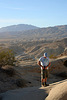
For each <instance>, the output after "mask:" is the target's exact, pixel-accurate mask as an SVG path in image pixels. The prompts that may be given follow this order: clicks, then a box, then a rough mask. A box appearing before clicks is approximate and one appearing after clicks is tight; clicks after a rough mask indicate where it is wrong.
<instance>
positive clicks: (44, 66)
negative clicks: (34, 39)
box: [38, 53, 51, 86]
mask: <svg viewBox="0 0 67 100" xmlns="http://www.w3.org/2000/svg"><path fill="white" fill-rule="evenodd" d="M50 64H51V63H50V62H49V58H48V57H47V53H44V56H42V57H41V58H40V59H39V60H38V65H39V66H40V67H41V86H48V85H49V84H47V77H48V68H49V66H50Z"/></svg>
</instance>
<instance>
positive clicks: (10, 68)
mask: <svg viewBox="0 0 67 100" xmlns="http://www.w3.org/2000/svg"><path fill="white" fill-rule="evenodd" d="M2 69H3V71H4V72H5V73H6V74H7V75H9V76H11V77H12V76H14V75H15V70H14V69H13V66H10V65H6V66H3V67H2Z"/></svg>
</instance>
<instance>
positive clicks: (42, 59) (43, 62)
mask: <svg viewBox="0 0 67 100" xmlns="http://www.w3.org/2000/svg"><path fill="white" fill-rule="evenodd" d="M39 61H40V62H41V65H42V66H48V64H49V58H48V57H47V58H45V57H41V58H40V59H39Z"/></svg>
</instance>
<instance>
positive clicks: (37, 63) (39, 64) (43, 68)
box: [37, 61, 44, 69]
mask: <svg viewBox="0 0 67 100" xmlns="http://www.w3.org/2000/svg"><path fill="white" fill-rule="evenodd" d="M37 64H38V65H39V66H40V67H42V68H43V69H44V67H43V66H42V65H41V63H40V61H38V63H37Z"/></svg>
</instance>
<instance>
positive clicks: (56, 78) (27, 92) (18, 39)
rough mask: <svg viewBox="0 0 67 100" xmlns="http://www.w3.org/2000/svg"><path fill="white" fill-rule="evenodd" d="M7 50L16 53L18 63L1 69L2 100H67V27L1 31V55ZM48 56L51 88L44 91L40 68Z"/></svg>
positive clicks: (33, 27)
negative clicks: (44, 56)
mask: <svg viewBox="0 0 67 100" xmlns="http://www.w3.org/2000/svg"><path fill="white" fill-rule="evenodd" d="M7 49H10V50H12V51H13V53H14V56H15V62H14V66H12V65H4V66H1V68H0V100H67V25H61V26H54V27H48V28H39V27H35V26H32V25H24V24H19V25H13V26H8V27H4V28H1V29H0V51H3V50H5V51H6V50H7ZM44 52H47V53H48V57H49V58H50V62H51V66H50V68H49V78H48V83H49V84H50V85H49V86H48V87H41V82H40V81H41V79H40V77H41V76H40V66H38V65H37V61H38V59H39V58H40V57H41V56H43V54H44ZM10 68H12V70H9V69H10ZM10 73H11V74H10ZM58 88H59V92H58V93H57V90H58ZM62 88H63V89H62ZM53 92H54V94H53ZM56 93H57V94H56ZM52 94H53V95H52ZM62 94H63V95H62Z"/></svg>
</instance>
